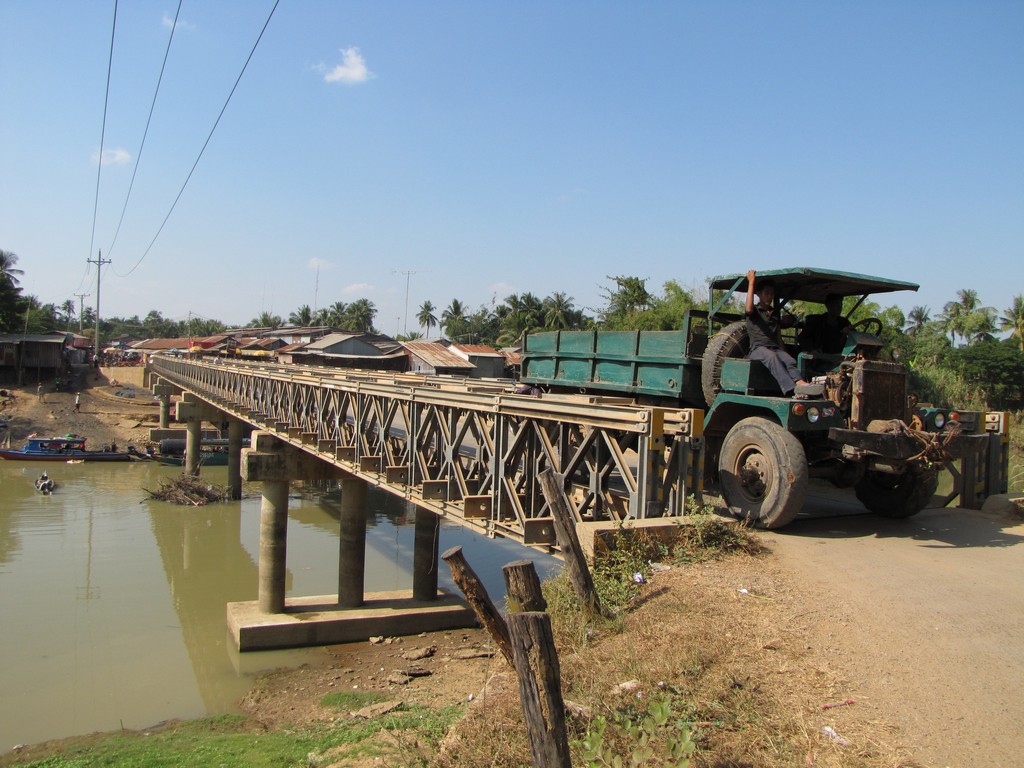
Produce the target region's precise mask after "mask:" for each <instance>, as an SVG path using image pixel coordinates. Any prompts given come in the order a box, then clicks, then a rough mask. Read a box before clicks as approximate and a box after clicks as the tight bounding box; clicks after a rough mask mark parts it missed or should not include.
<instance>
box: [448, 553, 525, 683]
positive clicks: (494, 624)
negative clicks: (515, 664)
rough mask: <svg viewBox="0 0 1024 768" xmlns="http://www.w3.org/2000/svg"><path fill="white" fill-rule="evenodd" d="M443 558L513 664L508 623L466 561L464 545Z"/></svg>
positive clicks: (481, 621) (481, 619) (474, 611)
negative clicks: (463, 552) (463, 551)
mask: <svg viewBox="0 0 1024 768" xmlns="http://www.w3.org/2000/svg"><path fill="white" fill-rule="evenodd" d="M441 559H442V560H444V561H445V562H446V563H448V567H449V568H451V569H452V578H453V579H455V584H456V586H457V587H458V588H459V589H461V590H462V594H464V595H465V596H466V601H467V602H468V603H469V607H470V608H472V609H473V613H475V614H476V617H477V618H478V619H480V623H481V624H483V626H484V629H486V630H487V631H488V632H490V633H491V637H493V638H494V642H495V643H496V644H497V646H498V648H499V649H500V650H501V652H502V654H503V655H504V656H505V659H506V660H507V661H508V663H509V664H512V642H511V640H509V637H508V625H507V624H506V623H505V619H503V618H502V616H501V613H499V612H498V609H497V608H495V607H494V603H493V602H492V601H491V598H490V596H488V594H487V590H486V589H484V585H483V584H482V583H481V581H480V579H479V577H477V575H476V572H475V571H474V570H473V569H472V567H470V565H469V563H468V562H466V558H465V556H464V555H463V554H462V547H452V548H451V549H449V550H447V551H446V552H445V553H444V554H443V555H441Z"/></svg>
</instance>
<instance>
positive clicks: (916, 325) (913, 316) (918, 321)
mask: <svg viewBox="0 0 1024 768" xmlns="http://www.w3.org/2000/svg"><path fill="white" fill-rule="evenodd" d="M931 319H932V317H931V311H930V310H929V309H928V307H912V308H911V309H910V314H909V315H907V321H908V322H907V333H909V334H910V335H911V336H916V335H917V334H918V333H920V332H921V329H922V328H924V327H925V325H927V323H928V322H929V321H930V320H931Z"/></svg>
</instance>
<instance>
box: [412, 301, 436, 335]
mask: <svg viewBox="0 0 1024 768" xmlns="http://www.w3.org/2000/svg"><path fill="white" fill-rule="evenodd" d="M435 309H436V307H435V306H434V303H433V302H431V301H424V302H423V304H421V305H420V311H419V313H418V314H417V315H416V322H418V323H419V324H420V327H421V328H426V329H427V338H428V339H429V338H430V329H431V328H434V327H436V326H437V315H435V314H434V310H435Z"/></svg>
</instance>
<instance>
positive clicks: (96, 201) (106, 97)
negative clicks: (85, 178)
mask: <svg viewBox="0 0 1024 768" xmlns="http://www.w3.org/2000/svg"><path fill="white" fill-rule="evenodd" d="M116 30H117V0H114V19H113V22H112V23H111V25H110V55H109V57H108V58H107V87H106V90H105V92H104V94H103V122H102V126H101V127H100V155H99V158H98V160H97V162H96V195H95V197H94V198H93V204H92V234H91V235H90V237H89V254H88V258H90V259H91V258H92V247H93V245H94V244H95V242H96V217H97V212H98V211H99V207H100V176H101V174H102V171H103V143H104V141H106V137H107V105H108V104H109V103H110V72H111V70H112V69H113V66H114V32H115V31H116Z"/></svg>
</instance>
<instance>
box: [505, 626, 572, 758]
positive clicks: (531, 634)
mask: <svg viewBox="0 0 1024 768" xmlns="http://www.w3.org/2000/svg"><path fill="white" fill-rule="evenodd" d="M508 622H509V630H510V633H511V637H512V655H513V658H514V659H515V669H516V677H517V678H518V679H519V700H520V703H521V704H522V706H523V717H524V719H525V720H526V734H527V736H528V737H529V740H530V755H531V757H532V758H533V765H534V768H571V763H570V759H569V740H568V737H567V736H566V730H565V702H564V701H563V700H562V683H561V671H560V669H559V665H558V652H557V651H556V650H555V642H554V637H553V635H552V633H551V618H550V617H549V616H548V615H547V614H546V613H537V612H528V613H513V614H510V615H509V617H508Z"/></svg>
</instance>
